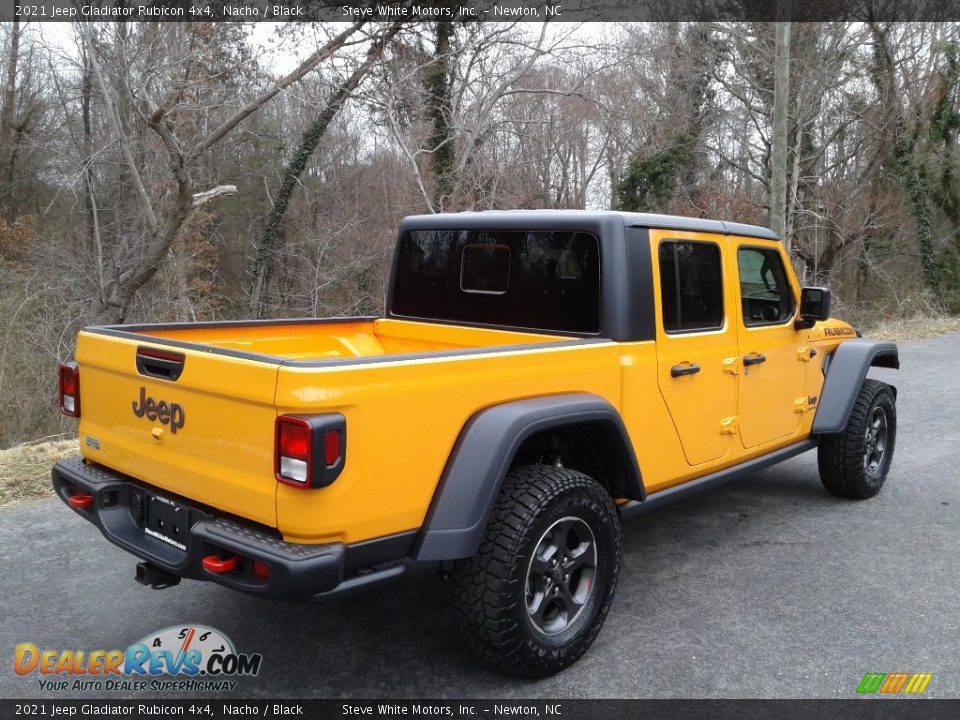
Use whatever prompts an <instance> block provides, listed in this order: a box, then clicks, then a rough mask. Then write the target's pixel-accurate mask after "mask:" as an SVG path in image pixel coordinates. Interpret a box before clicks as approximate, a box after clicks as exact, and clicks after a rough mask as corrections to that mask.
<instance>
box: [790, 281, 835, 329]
mask: <svg viewBox="0 0 960 720" xmlns="http://www.w3.org/2000/svg"><path fill="white" fill-rule="evenodd" d="M828 317H830V291H829V290H828V289H827V288H820V287H805V288H803V289H802V290H801V291H800V317H799V318H797V320H796V321H795V322H794V323H793V327H794V328H795V329H797V330H806V329H807V328H812V327H813V324H814V323H815V322H817V321H818V320H826V319H827V318H828Z"/></svg>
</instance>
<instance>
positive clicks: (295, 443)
mask: <svg viewBox="0 0 960 720" xmlns="http://www.w3.org/2000/svg"><path fill="white" fill-rule="evenodd" d="M311 440H312V438H311V433H310V425H309V423H307V421H306V420H303V419H301V418H296V417H281V418H277V480H279V481H280V482H287V483H291V484H293V483H296V484H297V485H303V486H306V485H308V483H307V480H308V479H309V478H310V470H311V467H310V466H311V465H312V464H313V462H312V461H313V452H312V448H311V447H310V445H311Z"/></svg>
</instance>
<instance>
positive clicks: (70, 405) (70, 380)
mask: <svg viewBox="0 0 960 720" xmlns="http://www.w3.org/2000/svg"><path fill="white" fill-rule="evenodd" d="M60 412H62V413H63V414H64V415H67V416H68V417H75V418H78V417H80V370H79V368H77V364H76V363H74V362H70V363H64V364H63V365H61V366H60Z"/></svg>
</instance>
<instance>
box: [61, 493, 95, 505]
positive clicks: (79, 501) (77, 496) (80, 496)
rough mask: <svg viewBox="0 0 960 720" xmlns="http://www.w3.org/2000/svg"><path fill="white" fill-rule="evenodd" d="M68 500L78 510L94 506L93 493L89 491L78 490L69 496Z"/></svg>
mask: <svg viewBox="0 0 960 720" xmlns="http://www.w3.org/2000/svg"><path fill="white" fill-rule="evenodd" d="M67 502H68V503H69V504H70V507H72V508H76V509H77V510H87V509H89V508H91V507H92V506H93V495H91V494H90V493H88V492H83V491H82V490H78V491H77V492H75V493H73V495H71V496H70V497H68V498H67Z"/></svg>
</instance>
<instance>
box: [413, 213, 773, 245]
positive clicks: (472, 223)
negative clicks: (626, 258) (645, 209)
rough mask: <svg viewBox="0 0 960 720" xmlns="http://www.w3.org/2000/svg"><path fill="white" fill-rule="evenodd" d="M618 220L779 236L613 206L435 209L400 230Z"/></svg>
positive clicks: (564, 225) (741, 225) (740, 226)
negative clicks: (454, 210) (453, 210)
mask: <svg viewBox="0 0 960 720" xmlns="http://www.w3.org/2000/svg"><path fill="white" fill-rule="evenodd" d="M611 221H620V222H622V223H623V225H624V227H643V228H662V229H666V230H687V231H691V232H709V233H717V234H720V235H742V236H744V237H751V238H763V239H766V240H779V239H780V238H779V236H778V235H777V234H776V233H775V232H773V230H770V229H768V228H765V227H760V226H759V225H745V224H744V223H737V222H729V221H726V220H709V219H706V218H690V217H681V216H679V215H661V214H659V213H634V212H620V211H615V210H482V211H479V212H458V213H436V214H433V215H410V216H408V217H406V218H404V219H403V222H401V224H400V230H401V232H402V231H406V230H440V229H454V228H476V229H484V228H488V229H491V230H504V229H508V228H509V227H511V226H512V227H515V228H516V227H517V226H521V227H522V226H526V227H529V228H531V229H532V228H534V227H539V228H542V229H552V228H556V229H571V227H572V226H574V225H579V224H582V225H584V226H601V225H607V226H608V227H609V223H610V222H611Z"/></svg>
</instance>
